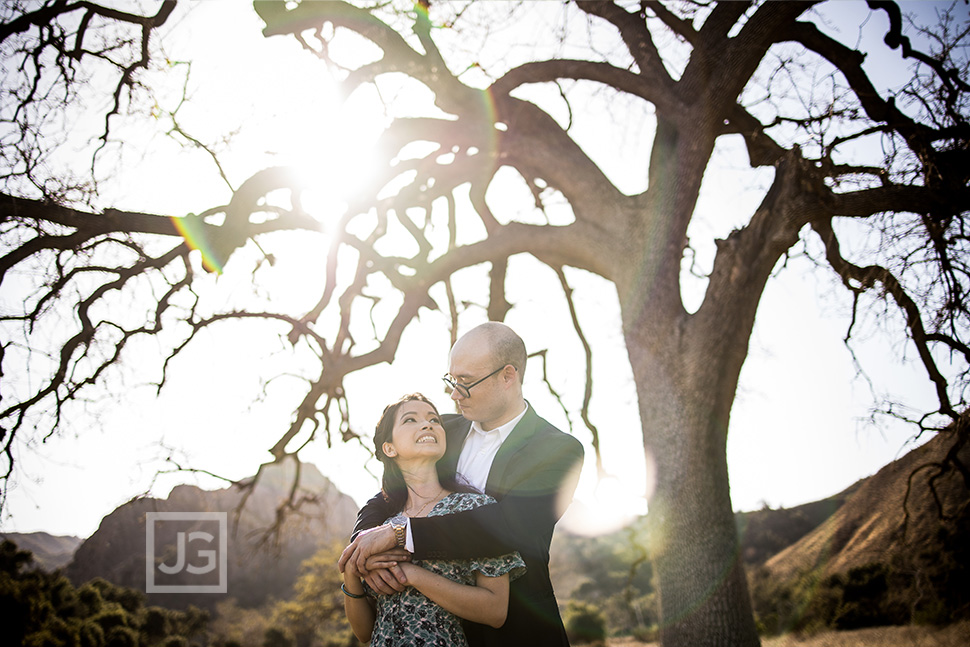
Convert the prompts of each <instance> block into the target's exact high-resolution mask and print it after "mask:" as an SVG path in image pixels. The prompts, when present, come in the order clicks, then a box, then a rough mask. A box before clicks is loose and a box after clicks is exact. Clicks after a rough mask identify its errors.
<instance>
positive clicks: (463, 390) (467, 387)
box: [441, 364, 508, 398]
mask: <svg viewBox="0 0 970 647" xmlns="http://www.w3.org/2000/svg"><path fill="white" fill-rule="evenodd" d="M506 366H508V364H505V365H504V366H499V367H498V368H497V369H495V370H494V371H492V372H491V373H489V374H488V375H486V376H485V377H483V378H482V379H480V380H477V381H475V382H472V383H471V384H459V383H458V382H456V381H455V378H453V377H451V376H450V375H448V374H447V373H445V374H444V376H443V377H442V378H441V379H442V380H444V382H445V384H447V385H448V386H449V387H451V390H452V391H458V393H460V394H461V397H463V398H470V397H472V394H471V393H469V391H471V390H472V387H473V386H478V385H479V384H481V383H482V382H484V381H485V380H487V379H488V378H490V377H492V376H493V375H495V374H496V373H498V372H499V371H501V370H502V369H503V368H505V367H506Z"/></svg>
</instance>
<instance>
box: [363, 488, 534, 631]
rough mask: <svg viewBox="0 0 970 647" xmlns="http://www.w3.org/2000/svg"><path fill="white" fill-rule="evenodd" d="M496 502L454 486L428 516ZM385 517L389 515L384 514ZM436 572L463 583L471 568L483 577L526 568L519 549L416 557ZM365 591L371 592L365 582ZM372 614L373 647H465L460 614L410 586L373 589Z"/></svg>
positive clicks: (471, 576)
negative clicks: (396, 589) (492, 554)
mask: <svg viewBox="0 0 970 647" xmlns="http://www.w3.org/2000/svg"><path fill="white" fill-rule="evenodd" d="M490 503H495V499H493V498H492V497H490V496H488V495H486V494H471V493H458V492H453V493H451V494H449V495H448V496H446V497H445V498H443V499H442V500H441V501H438V503H436V504H435V506H434V507H433V508H432V509H431V512H429V513H428V516H429V517H431V516H437V515H443V514H452V513H455V512H463V511H465V510H471V509H472V508H477V507H478V506H482V505H488V504H490ZM388 521H389V520H388ZM414 564H416V565H418V566H422V567H424V568H427V569H428V570H431V571H433V572H435V573H437V574H439V575H443V576H444V577H447V578H448V579H450V580H454V581H455V582H461V583H462V584H470V585H474V584H475V572H476V571H481V573H482V574H483V575H486V576H488V577H498V576H500V575H504V574H505V573H509V574H510V575H509V577H510V578H511V579H513V580H514V579H515V578H517V577H519V576H520V575H522V574H523V573H525V562H523V561H522V557H520V556H519V554H518V553H510V554H508V555H502V556H501V557H488V558H482V559H463V560H448V561H445V560H424V561H417V560H416V561H415V562H414ZM367 592H368V593H369V594H371V595H375V594H374V592H373V591H371V590H370V589H369V588H368V589H367ZM375 597H376V599H377V620H376V622H375V623H374V633H373V636H372V637H371V642H370V644H371V645H373V646H374V647H432V646H434V647H465V646H467V645H468V642H467V641H466V640H465V632H464V631H462V628H461V619H460V618H459V617H458V616H456V615H455V614H453V613H451V612H450V611H445V610H444V609H443V608H441V607H440V606H438V605H437V604H436V603H434V602H432V601H431V600H429V599H428V598H426V597H425V596H424V594H423V593H421V592H420V591H418V590H417V589H416V588H414V587H412V586H409V587H407V588H405V589H404V590H403V591H401V592H400V593H395V594H394V595H376V596H375Z"/></svg>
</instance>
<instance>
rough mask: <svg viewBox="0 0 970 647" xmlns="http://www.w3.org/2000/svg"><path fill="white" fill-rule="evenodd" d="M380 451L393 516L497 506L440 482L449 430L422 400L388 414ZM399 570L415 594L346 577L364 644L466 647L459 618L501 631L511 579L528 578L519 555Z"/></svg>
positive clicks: (349, 606) (350, 615)
mask: <svg viewBox="0 0 970 647" xmlns="http://www.w3.org/2000/svg"><path fill="white" fill-rule="evenodd" d="M374 450H375V455H376V456H377V458H378V459H379V460H380V461H381V462H382V463H383V464H384V476H383V479H382V483H381V490H382V492H383V494H384V497H385V499H387V501H388V503H389V504H391V505H390V507H391V509H394V510H400V511H401V514H404V515H406V516H408V517H421V516H429V515H441V514H451V513H453V512H461V511H462V510H470V509H471V508H475V507H478V506H480V505H486V504H488V503H494V499H492V498H491V497H489V496H487V495H484V494H480V493H477V492H473V491H469V488H467V487H461V486H459V485H458V484H457V483H455V482H454V481H450V482H448V481H445V480H444V479H440V478H439V476H438V472H437V470H436V468H435V464H436V463H437V462H438V460H439V459H441V457H442V456H444V454H445V430H444V428H443V427H442V426H441V420H440V418H439V417H438V410H437V409H436V408H435V406H434V404H432V403H431V401H430V400H428V399H427V398H426V397H424V396H423V395H421V394H419V393H415V394H411V395H406V396H404V397H403V398H401V399H400V400H398V401H397V402H395V403H393V404H390V405H388V406H387V407H386V408H385V409H384V413H383V414H382V415H381V420H380V422H379V423H378V424H377V430H376V432H375V433H374ZM395 516H396V515H395ZM388 521H390V520H388ZM399 566H400V567H401V569H402V570H403V571H404V574H405V576H406V577H407V580H408V584H409V586H408V587H407V588H405V589H404V591H402V592H400V593H396V594H394V595H379V596H374V595H372V594H371V593H372V592H371V591H370V590H369V589H368V588H365V585H364V583H363V582H362V581H361V580H360V579H359V578H357V577H353V576H352V575H351V574H350V570H351V569H346V571H345V572H344V584H343V587H342V588H343V591H344V593H345V594H346V595H345V597H344V610H345V611H346V613H347V619H348V620H349V621H350V626H351V628H352V629H353V631H354V634H355V635H356V636H357V638H358V639H360V640H361V641H363V642H370V641H372V643H371V644H373V645H381V646H400V647H403V646H405V645H407V646H410V645H415V644H425V645H449V646H450V645H456V646H461V645H467V644H468V643H467V641H466V640H465V634H464V632H463V631H462V628H461V620H459V618H464V619H466V620H471V621H472V622H478V623H482V624H487V625H490V626H493V627H501V626H502V625H503V624H504V623H505V616H506V614H507V612H508V606H509V581H510V578H513V577H518V576H519V575H521V574H522V573H524V572H525V563H524V562H523V561H522V558H521V557H520V556H519V555H518V553H513V554H510V555H504V556H502V557H495V558H489V559H480V560H461V561H425V562H413V563H412V562H401V563H400V564H399ZM422 641H423V642H422Z"/></svg>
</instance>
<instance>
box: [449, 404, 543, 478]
mask: <svg viewBox="0 0 970 647" xmlns="http://www.w3.org/2000/svg"><path fill="white" fill-rule="evenodd" d="M528 410H529V405H528V404H526V405H525V409H523V410H522V413H520V414H519V415H517V416H516V417H515V418H513V419H512V420H509V421H508V422H507V423H505V424H504V425H502V426H501V427H496V428H495V429H492V430H491V431H484V430H483V429H482V426H481V425H480V424H479V423H477V422H473V423H472V426H471V429H469V430H468V435H467V436H465V444H464V445H462V446H461V454H460V455H459V457H458V474H459V476H460V477H461V478H462V479H463V480H464V481H465V482H466V483H468V484H469V485H471V486H472V487H474V488H475V489H477V490H479V491H480V492H484V491H485V484H486V483H488V472H489V470H491V469H492V461H494V460H495V454H497V453H498V450H499V448H500V447H501V446H502V443H504V442H505V439H506V438H508V437H509V434H511V433H512V430H513V429H515V425H517V424H519V421H520V420H522V416H524V415H525V412H526V411H528Z"/></svg>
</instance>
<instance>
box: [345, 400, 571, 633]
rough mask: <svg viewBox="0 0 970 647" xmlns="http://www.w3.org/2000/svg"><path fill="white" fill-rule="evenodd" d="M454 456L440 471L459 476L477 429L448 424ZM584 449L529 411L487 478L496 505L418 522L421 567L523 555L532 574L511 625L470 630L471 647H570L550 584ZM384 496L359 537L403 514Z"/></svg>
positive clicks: (460, 422)
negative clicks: (465, 447) (556, 538)
mask: <svg viewBox="0 0 970 647" xmlns="http://www.w3.org/2000/svg"><path fill="white" fill-rule="evenodd" d="M442 418H443V422H444V426H445V433H446V436H447V439H448V448H447V450H446V451H445V456H444V458H442V459H441V461H439V463H438V471H439V472H440V473H442V474H452V475H453V474H454V472H455V469H456V467H457V465H458V456H459V454H460V453H461V446H462V444H463V443H464V440H465V436H467V435H468V431H469V429H470V428H471V422H470V421H468V420H466V419H464V418H462V417H461V416H458V415H454V414H452V415H445V416H442ZM583 453H584V452H583V446H582V444H581V443H580V442H579V441H578V440H576V439H575V438H573V437H572V436H570V435H568V434H565V433H563V432H562V431H560V430H558V429H556V428H555V427H554V426H552V425H551V424H549V423H548V422H546V421H545V420H543V419H542V418H540V417H539V416H538V415H537V414H536V413H535V411H534V410H533V409H532V407H531V406H530V407H529V409H528V411H526V414H525V415H524V416H523V417H522V420H520V421H519V424H517V425H516V426H515V429H513V430H512V433H510V434H509V436H508V438H506V439H505V442H504V443H503V444H502V447H501V448H499V451H498V453H497V454H496V455H495V460H494V462H493V463H492V467H491V469H490V470H489V473H488V482H487V484H486V486H485V492H486V494H488V495H490V496H492V497H493V498H495V500H496V501H497V503H496V504H495V505H488V506H482V507H480V508H476V509H474V510H468V511H466V512H459V513H457V514H450V515H442V516H435V517H424V518H417V519H412V520H411V534H412V537H413V538H414V549H415V550H414V557H415V559H465V558H471V557H493V556H498V555H504V554H505V553H509V552H512V551H518V552H519V554H521V555H522V559H523V560H524V561H525V564H526V568H527V571H526V574H525V575H523V576H522V577H520V578H518V579H517V580H515V581H513V582H512V585H511V589H510V595H509V614H508V619H507V620H506V622H505V624H504V625H503V626H502V627H501V628H499V629H493V628H491V627H486V626H483V625H479V624H475V623H469V622H466V623H465V631H466V635H467V637H468V641H469V644H470V645H471V647H484V646H489V647H492V646H494V647H515V646H516V645H522V646H526V645H528V646H530V647H531V646H536V647H541V646H546V645H548V646H550V647H552V646H556V647H560V646H563V645H568V644H569V643H568V642H567V640H566V632H565V630H564V629H563V624H562V619H561V617H560V615H559V608H558V605H557V603H556V597H555V594H554V593H553V590H552V583H551V582H550V580H549V544H550V542H551V541H552V533H553V530H554V528H555V525H556V522H557V521H558V520H559V517H561V516H562V513H563V512H564V511H565V509H566V506H568V505H569V502H570V501H571V500H572V496H573V492H574V491H575V489H576V483H577V480H578V477H579V471H580V469H581V468H582V464H583ZM387 507H388V506H387V505H386V504H385V502H384V500H383V497H382V496H381V495H380V494H378V495H377V496H375V497H374V498H372V499H371V500H370V501H368V502H367V504H366V505H364V507H363V508H361V510H360V513H359V514H358V516H357V525H356V526H355V528H354V536H355V537H356V536H357V533H359V532H360V531H361V530H365V529H367V528H373V527H375V526H378V525H380V524H381V523H383V522H384V521H385V520H386V519H387V518H388V517H390V516H393V515H394V514H396V513H397V512H398V510H388V509H387Z"/></svg>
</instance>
